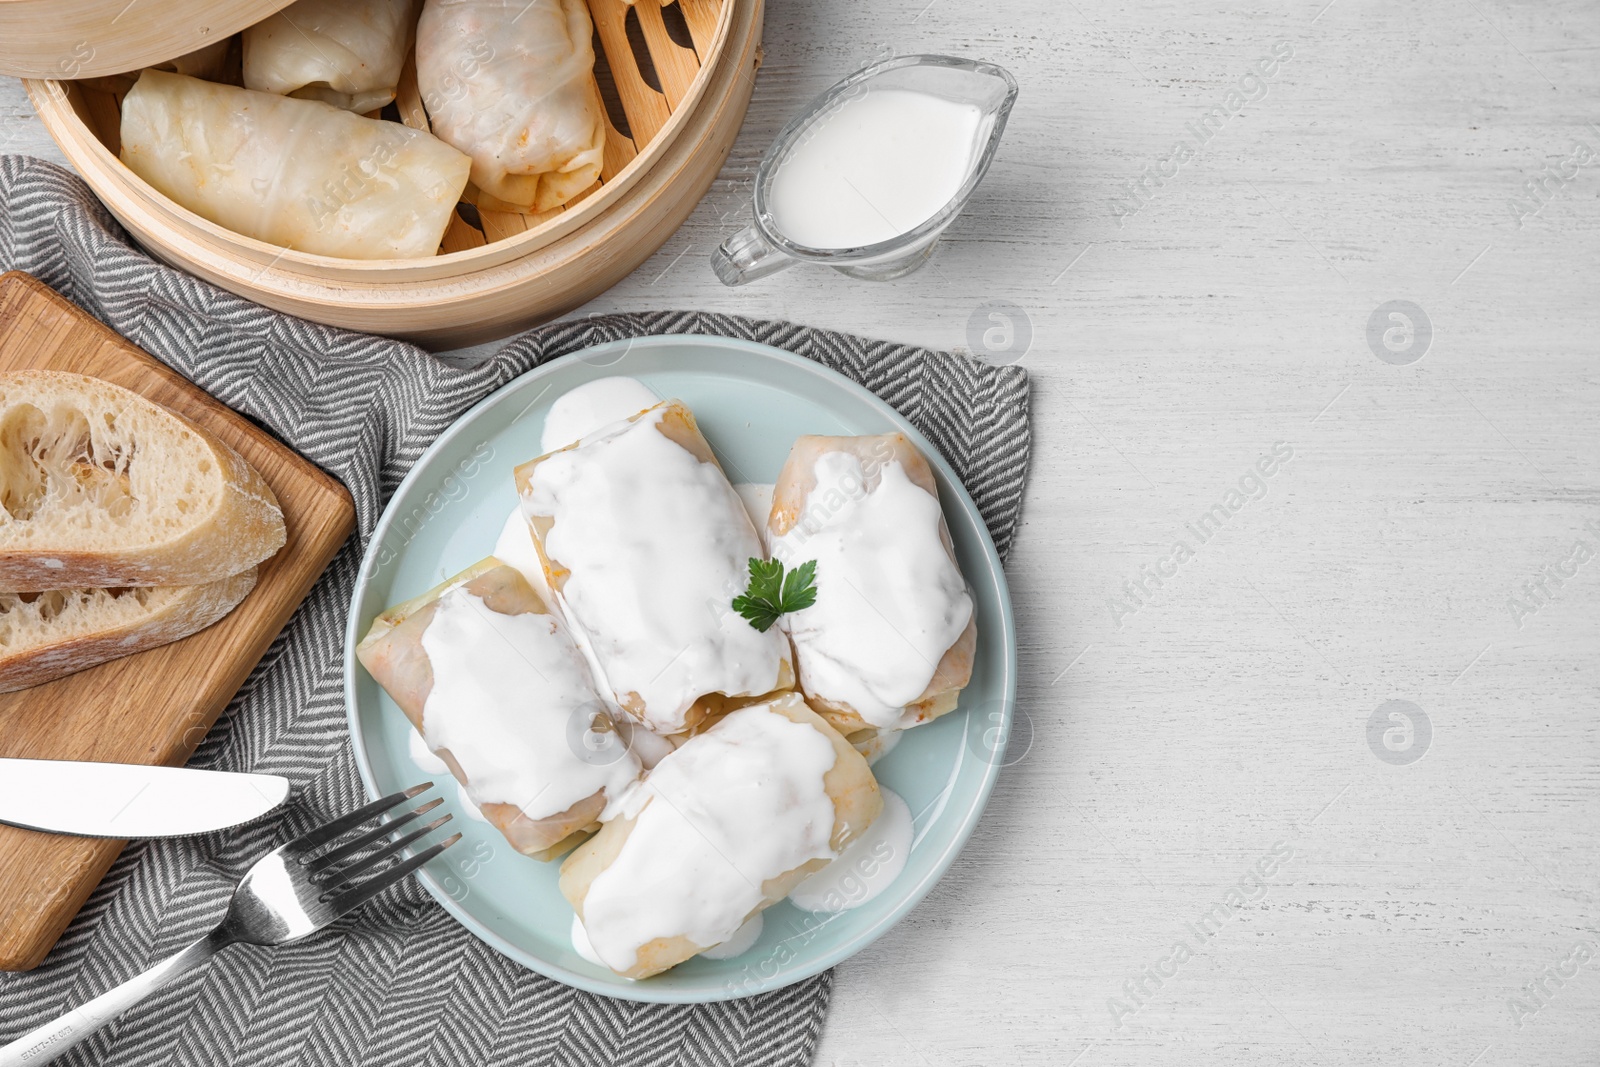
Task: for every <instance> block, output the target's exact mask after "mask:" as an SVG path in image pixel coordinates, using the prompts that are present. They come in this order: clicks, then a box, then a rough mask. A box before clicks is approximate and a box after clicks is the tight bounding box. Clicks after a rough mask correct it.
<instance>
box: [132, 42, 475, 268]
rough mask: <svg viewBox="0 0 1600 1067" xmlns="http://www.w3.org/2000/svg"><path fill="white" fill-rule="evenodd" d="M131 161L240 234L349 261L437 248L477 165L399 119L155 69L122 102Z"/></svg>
mask: <svg viewBox="0 0 1600 1067" xmlns="http://www.w3.org/2000/svg"><path fill="white" fill-rule="evenodd" d="M122 162H124V163H126V164H127V165H128V168H129V169H130V170H132V171H133V172H134V173H135V174H137V175H139V177H141V178H143V179H144V180H145V181H147V182H149V183H150V184H151V185H153V186H155V187H156V188H157V189H158V190H160V191H161V192H162V193H165V194H166V195H167V196H169V197H171V198H172V199H173V200H175V201H177V202H178V203H179V204H182V205H183V206H184V207H186V208H188V209H189V210H190V211H193V212H195V213H196V214H198V215H202V216H204V217H205V218H208V219H210V220H211V221H212V222H215V223H217V224H219V225H221V226H226V227H227V228H228V229H230V230H233V231H235V232H236V233H241V234H243V235H245V236H246V237H253V238H256V239H257V240H260V241H266V242H269V243H271V244H275V245H282V246H284V247H287V248H293V249H295V250H297V251H301V252H312V253H316V254H320V255H325V256H342V257H344V258H346V259H404V258H413V257H424V256H432V255H434V254H435V253H437V252H438V250H439V240H440V238H441V237H442V236H443V235H444V231H445V227H446V226H447V225H449V222H450V219H451V217H452V215H453V214H454V212H455V206H456V202H457V201H458V200H459V199H460V198H461V191H462V189H463V188H465V186H466V183H467V172H468V169H469V167H470V166H471V162H470V161H469V160H468V159H467V157H466V156H464V155H462V154H461V153H460V152H457V151H456V150H455V149H454V148H451V147H450V146H449V145H447V144H445V143H444V142H442V141H440V140H439V139H438V138H436V137H432V136H430V135H428V134H427V133H423V132H422V131H420V130H413V129H411V128H410V127H408V126H402V125H400V124H399V123H398V122H380V121H378V120H376V119H366V118H362V117H361V116H359V115H353V114H351V113H350V112H348V111H341V110H339V109H338V108H336V107H333V106H332V105H329V104H324V103H321V102H319V101H315V100H296V99H294V98H292V97H285V96H274V95H272V94H271V93H258V92H254V91H252V90H249V89H236V88H234V87H233V86H231V85H214V84H212V83H211V82H204V81H200V80H198V79H195V78H186V77H183V76H182V75H178V74H164V73H162V72H160V71H154V70H147V71H145V72H144V73H143V74H141V75H140V76H139V81H138V83H137V84H136V85H134V87H133V89H132V90H130V91H129V93H128V95H127V97H126V98H124V100H123V102H122Z"/></svg>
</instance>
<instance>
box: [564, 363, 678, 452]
mask: <svg viewBox="0 0 1600 1067" xmlns="http://www.w3.org/2000/svg"><path fill="white" fill-rule="evenodd" d="M661 399H662V398H661V397H659V396H657V395H656V394H655V391H654V390H653V389H651V388H650V387H649V386H648V385H645V384H644V383H643V382H641V381H640V380H639V379H637V378H628V377H625V376H623V375H615V376H612V377H609V378H596V379H595V380H594V381H592V382H584V383H583V384H582V385H579V386H575V387H573V388H572V389H569V390H567V391H566V392H565V393H562V394H561V395H560V396H558V397H556V399H555V402H554V403H552V404H551V405H550V411H549V413H548V414H546V415H545V417H544V431H543V432H542V433H541V434H540V435H539V451H540V452H541V453H548V452H554V451H555V450H556V449H558V448H566V447H567V446H568V445H573V444H577V443H578V442H579V441H581V440H583V439H584V438H585V437H588V436H589V435H590V434H592V433H594V432H595V431H596V430H603V429H605V428H606V427H607V426H610V425H611V424H612V423H614V422H621V421H622V420H623V419H628V418H632V417H633V416H635V415H637V414H639V412H641V411H643V410H644V409H645V408H653V407H655V406H656V405H657V404H659V403H660V402H661Z"/></svg>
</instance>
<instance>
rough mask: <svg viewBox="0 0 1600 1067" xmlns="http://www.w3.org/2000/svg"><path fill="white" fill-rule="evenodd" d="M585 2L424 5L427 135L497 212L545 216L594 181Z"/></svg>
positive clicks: (595, 121) (596, 153) (594, 92)
mask: <svg viewBox="0 0 1600 1067" xmlns="http://www.w3.org/2000/svg"><path fill="white" fill-rule="evenodd" d="M593 32H594V31H593V26H592V24H591V23H590V21H589V9H588V8H587V7H586V6H585V4H584V0H532V2H531V3H527V4H524V3H522V2H521V0H518V2H517V3H511V4H508V3H505V2H504V0H425V3H424V4H423V8H422V18H421V20H420V21H419V22H418V23H417V86H418V88H419V89H420V90H421V92H422V101H423V104H424V105H425V106H426V107H427V109H428V118H429V121H430V122H431V123H432V125H433V132H434V133H435V134H436V135H437V136H439V137H441V138H443V139H444V140H445V141H446V142H448V143H450V144H452V145H454V146H455V147H457V148H459V149H460V150H461V151H463V152H465V153H466V154H467V155H469V156H471V157H472V181H473V184H474V185H476V186H477V187H478V188H479V189H481V190H483V191H484V192H485V193H488V194H489V195H490V196H491V197H493V198H495V199H496V200H499V201H502V202H503V203H504V204H506V205H509V206H512V207H515V208H517V209H520V210H524V211H548V210H550V209H551V208H554V207H559V206H561V205H562V204H565V203H566V202H567V201H568V200H571V199H572V198H573V197H574V196H577V195H578V194H579V193H581V192H583V191H584V190H585V189H587V188H589V186H591V185H593V184H594V183H595V180H596V179H597V178H599V177H600V160H601V156H602V154H603V152H604V149H605V139H606V138H605V129H606V124H605V109H604V105H603V104H602V103H601V102H600V92H599V89H598V88H597V87H596V86H595V81H594V46H593V44H592V43H591V41H592V37H593Z"/></svg>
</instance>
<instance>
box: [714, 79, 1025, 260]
mask: <svg viewBox="0 0 1600 1067" xmlns="http://www.w3.org/2000/svg"><path fill="white" fill-rule="evenodd" d="M880 89H900V90H909V91H911V92H915V93H922V94H926V95H928V96H933V97H938V98H941V99H943V100H947V101H951V102H954V103H958V104H968V105H973V106H975V107H976V108H977V109H978V111H979V116H980V117H979V121H978V125H977V129H976V132H975V133H974V134H973V138H972V145H971V158H970V160H969V161H968V164H967V172H966V177H965V179H964V180H963V181H962V183H961V185H960V187H959V188H958V189H957V191H956V193H955V195H953V196H952V197H951V198H950V199H949V200H948V201H947V202H946V203H945V205H944V206H943V207H942V208H940V209H939V210H937V211H936V212H934V214H933V215H932V216H930V217H929V218H927V219H925V220H924V221H922V222H921V223H919V224H918V225H916V226H913V227H912V228H910V229H908V230H905V231H904V232H902V233H899V234H898V235H896V236H894V237H891V238H889V239H887V240H882V241H878V242H876V243H874V244H863V245H858V246H854V247H840V248H816V247H811V246H808V245H805V244H801V243H799V242H798V241H795V240H794V239H792V238H791V237H789V236H788V235H786V234H785V233H784V232H783V230H782V227H781V225H780V223H779V220H778V218H777V217H776V216H775V215H774V213H773V210H772V187H773V179H774V178H775V177H776V175H777V174H778V172H779V171H780V170H781V169H782V167H783V165H784V163H785V162H786V161H787V160H788V159H789V158H790V156H791V155H792V154H793V153H794V152H795V150H796V149H797V148H799V147H801V146H803V145H805V144H806V143H807V142H808V141H809V140H810V139H811V138H812V137H813V136H815V135H816V133H817V131H818V130H819V129H821V125H820V124H821V123H822V122H824V121H826V120H827V119H829V118H831V117H833V116H834V115H836V114H837V113H838V112H839V111H840V109H842V108H843V107H844V106H845V105H846V104H849V103H850V102H851V101H853V100H856V99H858V98H860V97H862V96H864V95H865V94H867V93H869V92H873V91H876V90H880ZM1016 99H1017V82H1016V79H1014V78H1013V77H1012V76H1011V75H1010V74H1009V73H1008V72H1007V71H1005V70H1004V69H1003V68H1001V67H997V66H995V65H994V64H993V63H980V62H976V61H973V60H967V59H956V58H954V57H952V56H934V55H914V56H897V57H895V58H894V59H888V60H884V61H883V62H880V63H874V64H872V65H871V66H868V67H865V68H863V69H861V70H858V71H856V72H855V73H854V74H852V75H850V76H849V77H847V78H845V79H844V80H843V81H841V82H839V83H838V84H837V85H835V86H833V88H831V89H829V90H828V91H827V92H825V93H823V94H822V95H821V96H819V97H817V98H816V99H815V100H813V101H812V102H811V104H810V105H809V106H808V107H807V108H806V109H805V111H804V112H802V113H801V114H800V115H799V116H797V117H796V118H795V119H793V120H792V121H791V122H790V123H789V124H788V125H787V126H785V127H784V128H783V129H782V131H780V132H779V134H778V137H777V139H776V140H775V141H773V143H772V147H771V148H769V149H767V154H766V156H765V157H764V158H763V159H762V160H761V166H760V168H759V169H758V170H757V171H756V180H755V190H754V194H753V198H752V199H753V206H754V212H755V218H754V221H753V222H751V223H750V224H749V225H747V226H745V228H744V229H742V230H740V231H739V232H738V233H736V234H734V235H733V236H732V237H730V238H728V239H727V240H726V241H724V242H723V243H722V245H721V247H719V248H718V249H717V250H716V251H715V252H713V253H712V254H711V269H712V270H713V271H715V272H716V275H717V277H718V278H719V279H721V281H722V283H723V284H724V285H744V284H745V283H746V282H751V281H754V280H755V279H757V278H764V277H766V276H767V275H769V274H775V273H777V272H778V271H780V270H783V269H784V268H785V267H789V266H793V265H794V264H795V263H820V264H822V265H824V266H828V267H832V268H834V269H835V270H837V271H840V272H841V273H843V274H848V275H850V276H851V277H854V278H866V279H869V280H872V281H887V280H889V279H891V278H899V277H902V276H903V275H906V274H910V273H911V272H912V271H914V270H916V269H917V268H918V267H920V266H922V265H923V264H924V263H926V262H927V261H928V258H929V257H930V256H931V255H932V254H933V248H934V245H935V243H937V241H938V240H939V235H940V234H942V233H943V232H944V230H945V227H947V226H949V225H950V223H951V222H952V221H954V220H955V217H956V216H957V215H959V214H960V213H961V209H962V208H963V207H965V206H966V203H967V199H968V198H969V197H970V196H971V195H972V192H973V190H974V189H976V188H977V187H978V183H979V182H980V181H982V180H983V176H984V174H985V173H986V172H987V171H988V169H989V164H990V162H991V161H992V160H993V159H994V154H995V150H996V149H997V148H998V147H999V145H1000V135H1001V134H1002V133H1003V132H1005V127H1006V119H1007V117H1008V116H1009V115H1010V113H1011V105H1012V104H1013V103H1014V102H1015V101H1016Z"/></svg>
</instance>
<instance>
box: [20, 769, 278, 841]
mask: <svg viewBox="0 0 1600 1067" xmlns="http://www.w3.org/2000/svg"><path fill="white" fill-rule="evenodd" d="M288 796H289V780H288V779H287V778H280V777H278V776H277V775H273V774H236V773H233V772H229V771H202V770H191V769H189V768H187V767H145V766H141V765H138V764H129V763H80V762H77V761H74V760H40V759H6V758H0V823H8V824H10V825H12V826H20V827H22V828H23V829H26V830H42V831H44V832H45V833H51V834H70V835H72V836H74V837H113V838H121V839H123V840H128V839H133V838H141V837H187V836H190V835H192V834H204V833H210V832H211V831H213V830H225V829H227V828H229V827H231V826H239V825H242V824H244V823H247V822H250V821H252V820H254V819H259V818H260V817H261V816H263V815H265V814H266V813H267V812H269V811H271V810H273V809H274V808H276V807H278V806H279V805H280V804H282V803H283V802H284V800H286V799H287V798H288Z"/></svg>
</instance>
